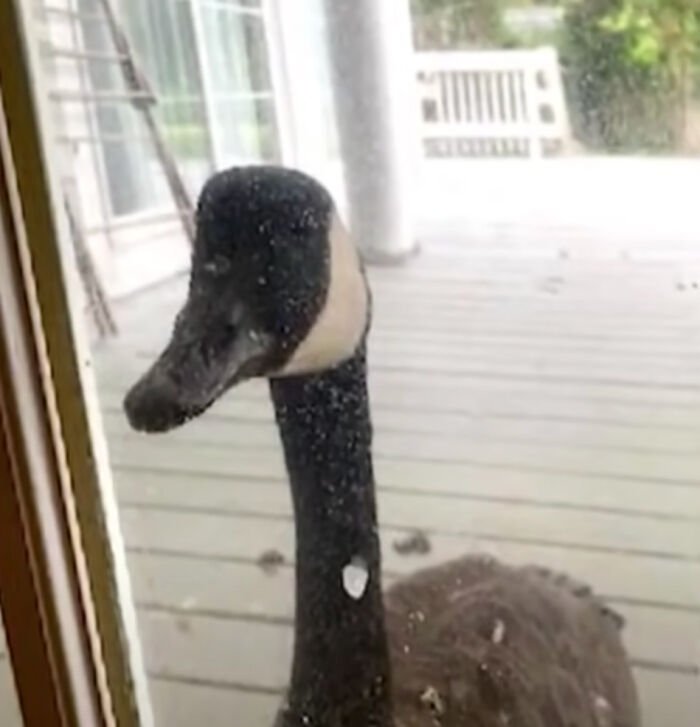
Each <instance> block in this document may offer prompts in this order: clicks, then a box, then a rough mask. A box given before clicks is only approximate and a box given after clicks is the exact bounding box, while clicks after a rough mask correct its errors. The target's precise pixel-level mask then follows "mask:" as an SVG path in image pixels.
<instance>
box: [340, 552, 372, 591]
mask: <svg viewBox="0 0 700 727" xmlns="http://www.w3.org/2000/svg"><path fill="white" fill-rule="evenodd" d="M368 582H369V570H368V568H367V562H366V561H365V559H364V558H362V557H360V556H359V555H355V556H353V558H352V559H351V560H350V562H349V563H348V564H347V565H346V566H345V568H343V588H345V592H346V593H347V594H348V595H349V596H350V598H354V599H355V600H356V601H358V600H359V599H360V598H362V596H363V595H364V593H365V591H366V590H367V583H368Z"/></svg>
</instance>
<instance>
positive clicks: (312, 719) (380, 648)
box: [270, 347, 391, 727]
mask: <svg viewBox="0 0 700 727" xmlns="http://www.w3.org/2000/svg"><path fill="white" fill-rule="evenodd" d="M366 373H367V372H366V361H365V350H364V347H363V348H362V349H361V350H360V351H358V352H357V353H356V355H355V356H354V357H353V358H352V359H350V360H349V361H347V362H345V363H343V364H341V365H340V366H339V367H338V368H336V369H334V370H331V371H328V372H324V373H322V374H318V375H312V376H302V377H293V378H282V379H275V380H272V382H271V385H270V388H271V393H272V400H273V403H274V406H275V413H276V416H277V422H278V425H279V429H280V435H281V438H282V444H283V446H284V452H285V458H286V463H287V469H288V471H289V477H290V481H291V487H292V500H293V504H294V514H295V522H296V557H297V565H296V630H295V644H294V661H293V666H292V680H291V687H290V691H289V695H288V705H287V706H286V708H285V710H284V712H283V714H282V717H281V723H282V724H284V725H285V727H287V726H291V725H294V726H295V727H296V725H333V727H387V726H388V725H390V724H391V717H390V714H391V701H390V668H389V653H388V644H387V635H386V630H385V625H384V609H383V605H382V588H381V555H380V548H379V536H378V528H377V512H376V504H375V492H374V472H373V468H372V454H371V446H372V426H371V421H370V414H369V399H368V394H367V378H366ZM352 563H354V564H355V566H356V567H357V565H358V564H359V565H362V564H364V565H366V568H367V571H368V575H369V580H368V581H367V584H366V587H365V588H364V590H363V591H362V592H361V593H358V590H362V588H361V586H362V581H361V580H360V582H359V584H355V588H356V589H358V590H353V587H352V585H351V587H350V588H349V589H348V584H347V583H344V579H343V572H344V569H345V568H346V566H348V565H350V564H352Z"/></svg>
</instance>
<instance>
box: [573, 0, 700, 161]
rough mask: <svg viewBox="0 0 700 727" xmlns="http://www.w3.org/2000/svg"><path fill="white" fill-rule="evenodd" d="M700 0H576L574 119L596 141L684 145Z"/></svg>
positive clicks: (613, 145)
mask: <svg viewBox="0 0 700 727" xmlns="http://www.w3.org/2000/svg"><path fill="white" fill-rule="evenodd" d="M699 3H700V0H570V2H569V3H568V9H567V12H566V16H565V33H564V39H565V40H564V45H563V49H562V51H563V57H564V61H565V65H566V67H567V77H568V79H567V80H568V83H567V86H568V88H569V91H570V95H571V99H570V100H571V105H572V111H573V114H574V123H575V125H576V127H577V130H578V132H579V135H580V136H581V138H582V139H583V140H584V141H585V142H587V143H588V144H591V145H593V146H595V147H603V148H605V149H608V150H612V151H615V150H619V151H630V150H638V149H640V148H642V149H648V150H653V149H669V148H671V149H673V148H678V146H679V145H680V142H681V140H682V137H683V133H684V128H685V116H686V105H687V100H688V96H689V92H690V87H691V80H692V78H693V76H694V74H695V70H696V68H697V62H698V51H697V48H698V39H699V38H700V32H699V27H700V26H699V19H700V7H699Z"/></svg>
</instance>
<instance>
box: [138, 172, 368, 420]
mask: <svg viewBox="0 0 700 727" xmlns="http://www.w3.org/2000/svg"><path fill="white" fill-rule="evenodd" d="M196 217H197V219H196V238H195V243H194V249H193V253H192V267H191V273H190V280H189V288H188V292H187V298H186V301H185V303H184V305H183V306H182V308H181V310H180V312H179V313H178V315H177V317H176V319H175V323H174V326H173V329H172V333H171V336H170V340H169V342H168V343H167V345H166V346H165V348H164V350H163V351H162V353H161V354H160V355H159V356H158V358H157V360H156V361H155V362H154V363H153V365H152V366H151V367H150V368H149V369H148V371H146V373H145V374H144V375H143V376H142V377H141V378H140V379H139V380H138V382H137V383H136V384H135V385H134V386H133V387H132V388H131V389H130V391H129V392H128V394H127V396H126V398H125V400H124V409H125V412H126V414H127V417H128V419H129V422H130V424H131V426H132V427H133V428H134V429H137V430H141V431H146V432H165V431H168V430H170V429H173V428H175V427H178V426H180V425H182V424H184V423H185V422H187V421H189V420H190V419H192V418H194V417H196V416H198V415H199V414H201V413H202V412H204V411H205V410H206V409H207V408H208V407H209V406H210V405H211V404H212V403H213V402H215V401H216V400H217V399H218V398H219V397H220V396H222V394H224V393H225V392H226V391H227V390H229V389H230V388H231V387H233V386H235V385H236V384H238V383H240V382H242V381H245V380H247V379H250V378H254V377H270V378H271V377H277V376H299V375H306V374H312V373H317V372H320V371H323V370H325V369H330V368H333V367H334V366H336V365H338V364H339V363H341V362H342V361H344V360H346V359H348V358H350V357H351V356H352V355H353V353H354V352H355V351H356V350H357V348H358V347H359V345H360V344H361V342H362V340H363V338H364V336H365V333H366V330H367V326H368V320H369V292H368V288H367V284H366V280H365V276H364V272H363V268H362V265H361V263H360V260H359V257H358V255H357V252H356V250H355V248H354V246H353V244H352V242H351V241H350V239H349V237H348V235H347V234H346V232H345V229H344V227H343V225H342V223H341V221H340V219H339V218H338V214H337V212H336V209H335V206H334V204H333V201H332V199H331V197H330V195H329V193H328V192H327V191H326V190H325V188H324V187H323V186H321V185H320V184H319V183H318V182H316V181H315V180H313V179H311V178H310V177H308V176H306V175H305V174H302V173H300V172H297V171H292V170H288V169H283V168H279V167H271V166H268V167H266V166H259V167H242V168H234V169H230V170H227V171H225V172H221V173H218V174H216V175H214V176H213V177H212V178H211V179H210V180H209V181H208V182H207V183H206V184H205V186H204V188H203V190H202V192H201V194H200V197H199V200H198V205H197V216H196Z"/></svg>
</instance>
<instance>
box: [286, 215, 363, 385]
mask: <svg viewBox="0 0 700 727" xmlns="http://www.w3.org/2000/svg"><path fill="white" fill-rule="evenodd" d="M328 246H329V250H328V252H329V256H330V259H329V270H328V274H329V277H328V292H327V295H326V301H325V304H324V306H323V309H322V310H321V312H320V314H319V316H318V318H317V319H316V322H315V323H314V326H313V328H312V329H311V330H310V331H309V334H308V335H307V336H306V338H305V339H304V340H303V341H302V342H301V343H300V344H299V346H298V347H297V349H296V351H295V352H294V355H293V356H292V357H291V359H290V360H289V361H288V362H287V364H286V365H285V366H284V368H283V369H282V370H281V371H280V372H279V373H278V374H277V375H278V376H294V375H298V374H308V373H312V372H316V371H322V370H323V369H327V368H332V367H333V366H336V365H337V364H339V363H340V362H341V361H344V360H346V359H348V358H350V356H352V354H353V353H355V351H356V350H357V347H358V345H359V343H360V340H361V339H362V336H363V334H364V332H365V328H366V326H367V315H368V305H369V295H368V292H367V283H366V281H365V278H364V275H363V274H362V268H361V266H360V258H359V255H358V252H357V250H356V249H355V246H354V244H353V242H352V240H351V239H350V236H349V235H348V233H347V231H346V230H345V227H344V225H343V223H342V221H341V220H340V218H339V217H338V215H337V213H334V214H333V219H332V222H331V227H330V231H329V235H328Z"/></svg>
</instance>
